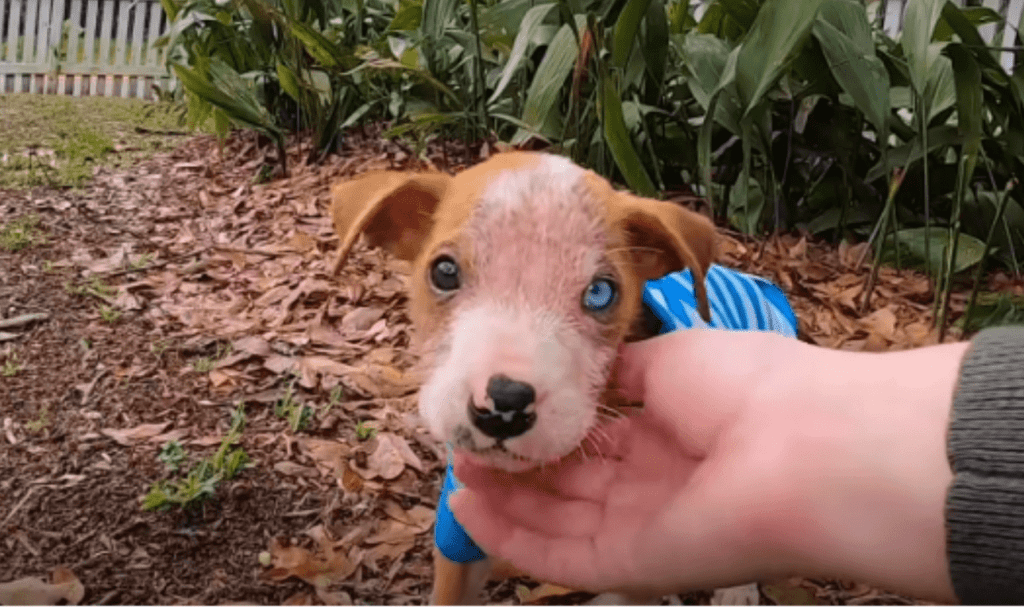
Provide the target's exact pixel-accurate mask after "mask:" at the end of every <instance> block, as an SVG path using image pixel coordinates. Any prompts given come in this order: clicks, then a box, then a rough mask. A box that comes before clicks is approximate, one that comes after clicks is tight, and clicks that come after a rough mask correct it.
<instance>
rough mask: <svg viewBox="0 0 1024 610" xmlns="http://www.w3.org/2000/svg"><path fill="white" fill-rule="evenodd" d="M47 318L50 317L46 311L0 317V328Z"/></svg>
mask: <svg viewBox="0 0 1024 610" xmlns="http://www.w3.org/2000/svg"><path fill="white" fill-rule="evenodd" d="M48 319H50V314H48V313H27V314H25V315H22V316H16V317H13V318H8V319H6V320H2V319H0V328H14V327H16V326H24V325H26V324H30V323H32V322H40V321H43V320H48Z"/></svg>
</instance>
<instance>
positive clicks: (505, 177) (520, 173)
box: [479, 155, 587, 212]
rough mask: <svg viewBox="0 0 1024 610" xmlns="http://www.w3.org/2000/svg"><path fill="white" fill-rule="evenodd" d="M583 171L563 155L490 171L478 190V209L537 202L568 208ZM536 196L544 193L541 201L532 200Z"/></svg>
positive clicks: (555, 207)
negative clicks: (482, 186)
mask: <svg viewBox="0 0 1024 610" xmlns="http://www.w3.org/2000/svg"><path fill="white" fill-rule="evenodd" d="M586 173H587V172H586V170H584V169H583V168H581V167H579V166H578V165H575V164H573V163H572V162H571V161H569V160H568V159H566V158H565V157H559V156H556V155H543V156H540V157H539V158H537V159H536V162H535V163H534V164H531V165H528V166H522V167H516V168H509V169H504V170H502V171H499V172H496V173H495V174H493V175H492V177H491V181H490V183H489V184H488V185H487V186H486V187H485V189H484V190H483V192H482V193H481V197H480V207H479V210H480V211H483V212H486V211H488V210H508V209H510V208H516V207H521V206H532V207H537V204H543V205H544V206H545V207H548V208H552V209H560V210H568V209H571V208H573V207H574V206H576V205H577V203H576V200H577V199H578V198H579V191H578V188H577V187H578V186H579V184H580V181H582V180H583V179H584V177H585V176H586ZM538 195H545V198H544V199H543V201H535V200H534V198H535V197H537V196H538Z"/></svg>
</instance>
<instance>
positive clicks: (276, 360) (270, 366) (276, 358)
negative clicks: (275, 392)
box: [263, 354, 297, 375]
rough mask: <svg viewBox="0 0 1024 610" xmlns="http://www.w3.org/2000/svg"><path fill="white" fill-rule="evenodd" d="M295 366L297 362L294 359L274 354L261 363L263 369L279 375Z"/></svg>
mask: <svg viewBox="0 0 1024 610" xmlns="http://www.w3.org/2000/svg"><path fill="white" fill-rule="evenodd" d="M296 364H297V360H296V359H295V358H291V357H289V356H281V355H278V354H274V355H273V356H270V357H269V358H267V359H266V360H264V361H263V368H265V369H267V370H268V371H271V372H274V373H277V374H278V375H281V374H284V373H286V372H288V371H290V370H292V369H294V368H295V367H296Z"/></svg>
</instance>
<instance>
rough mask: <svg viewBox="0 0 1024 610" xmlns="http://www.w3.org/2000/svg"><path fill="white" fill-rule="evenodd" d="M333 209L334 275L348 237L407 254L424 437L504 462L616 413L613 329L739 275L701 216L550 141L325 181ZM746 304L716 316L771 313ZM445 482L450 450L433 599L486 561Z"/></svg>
mask: <svg viewBox="0 0 1024 610" xmlns="http://www.w3.org/2000/svg"><path fill="white" fill-rule="evenodd" d="M330 211H331V216H332V219H333V222H334V226H335V229H336V230H337V232H338V235H339V237H340V240H341V246H340V251H339V254H338V257H337V259H336V261H335V265H334V271H335V272H337V270H338V269H339V268H340V267H341V265H343V264H344V261H345V259H346V256H347V254H348V252H349V250H350V249H351V247H352V245H353V244H354V242H355V241H356V239H357V238H358V237H359V235H365V236H366V238H367V240H368V242H369V244H370V245H371V246H376V247H383V248H385V249H386V250H387V251H389V252H390V253H391V254H393V255H395V256H397V257H399V258H401V259H405V260H407V261H410V262H411V263H412V273H411V276H410V278H409V294H410V298H409V308H410V317H411V319H412V323H413V327H414V333H415V337H414V341H415V345H416V348H417V349H418V352H419V354H420V355H421V362H420V366H421V368H422V369H423V371H424V373H425V382H424V384H423V386H422V388H421V389H420V393H419V409H420V414H421V416H422V418H423V420H424V421H425V423H426V425H427V426H428V427H429V429H430V431H431V432H432V434H433V435H434V436H435V437H437V438H438V439H440V440H442V441H444V442H445V443H446V444H447V445H448V447H449V449H450V450H454V451H460V452H464V453H465V454H467V455H468V456H470V457H471V458H472V459H475V460H477V461H479V462H482V463H485V464H487V465H490V466H493V467H497V468H502V469H506V470H510V471H522V470H527V469H530V468H534V467H536V466H538V465H541V464H544V463H548V462H551V461H555V460H558V459H559V458H562V457H564V456H566V455H568V454H570V453H572V452H573V451H575V450H577V449H578V448H580V447H581V445H582V444H584V441H585V440H586V439H587V438H588V436H589V435H590V434H591V433H592V432H593V431H594V430H595V428H596V427H597V426H598V425H599V424H600V423H601V421H602V420H607V418H608V417H609V416H612V415H614V413H613V405H614V403H613V399H612V396H613V395H612V393H611V392H610V391H609V379H610V374H611V370H612V365H613V363H614V359H615V356H616V353H617V349H618V346H619V345H620V344H621V343H622V342H623V341H631V340H637V339H641V338H646V337H650V336H652V335H654V334H657V333H658V332H663V331H665V330H671V329H673V328H676V327H692V326H715V325H716V324H715V321H714V319H713V316H712V307H711V305H710V304H709V299H708V292H707V288H706V286H705V276H706V275H707V274H708V273H709V270H713V271H715V272H718V273H719V274H720V275H721V274H725V276H724V279H721V280H720V281H716V283H715V286H716V288H717V290H716V294H719V295H725V297H724V299H726V300H728V299H731V298H732V296H734V295H735V294H736V291H735V290H734V289H733V288H732V286H731V284H730V282H738V281H740V280H738V279H737V277H738V275H737V276H736V277H733V276H732V275H729V274H730V273H731V274H735V272H728V270H724V269H722V268H720V267H717V266H715V267H714V268H712V261H713V260H714V256H715V237H716V233H715V229H714V225H713V224H712V223H711V222H710V221H709V220H708V219H706V218H705V217H703V216H701V215H699V214H697V213H694V212H691V211H689V210H687V209H685V208H683V207H681V206H679V205H676V204H673V203H666V202H661V201H656V200H652V199H645V198H641V197H637V196H634V195H631V194H629V193H625V192H619V191H616V190H615V189H613V188H612V186H611V185H610V184H609V183H608V182H607V181H606V180H605V179H603V178H601V177H600V176H598V175H596V174H594V173H593V172H590V171H587V170H585V169H583V168H580V167H579V166H577V165H575V164H573V163H572V162H570V161H569V160H567V159H565V158H562V157H559V156H555V155H551V154H544V153H527V152H513V153H503V154H498V155H495V156H494V157H492V158H490V159H489V160H487V161H486V162H483V163H481V164H479V165H476V166H474V167H472V168H470V169H467V170H465V171H463V172H461V173H459V174H458V175H456V176H449V175H447V174H444V173H435V172H426V173H408V172H393V171H379V172H373V173H368V174H364V175H363V176H360V177H358V178H356V179H354V180H351V181H348V182H345V183H341V184H338V185H336V186H335V187H334V188H333V190H332V203H331V210H330ZM671 273H675V275H669V276H667V274H671ZM666 276H667V277H666ZM659 278H661V280H659ZM746 279H747V280H749V283H753V280H751V279H750V278H746ZM649 280H659V281H662V282H664V281H666V280H671V286H670V285H668V284H663V285H661V287H660V288H659V287H658V286H657V285H656V284H654V283H652V284H650V285H647V283H648V281H649ZM645 285H646V288H645ZM744 286H746V284H744ZM747 288H749V287H746V288H744V287H740V288H739V290H740V291H743V290H745V289H747ZM776 290H777V289H776ZM680 291H681V292H684V293H685V294H684V295H682V296H680V295H679V294H675V293H680ZM755 291H756V290H755ZM748 292H749V290H748ZM750 294H751V295H753V292H750ZM666 295H668V296H667V297H666ZM755 296H756V299H757V305H762V304H764V303H765V302H766V300H765V298H764V296H760V295H755ZM741 301H742V299H740V300H739V301H736V300H734V304H736V307H734V308H733V307H729V306H719V307H718V308H717V309H716V311H715V316H714V318H717V319H718V320H719V321H720V323H719V324H718V325H722V326H728V325H730V323H731V325H732V326H736V327H744V325H745V327H746V328H754V327H757V326H758V325H760V326H765V325H766V324H765V323H764V322H763V320H760V318H758V319H757V320H755V319H754V318H755V317H756V316H753V315H751V316H750V317H749V318H748V317H747V315H746V314H747V313H752V310H750V308H749V307H748V306H747V305H746V304H745V303H746V302H745V301H744V302H742V303H741ZM783 301H784V297H783ZM730 309H735V310H736V311H735V312H733V311H730ZM740 310H743V311H742V315H743V324H740ZM783 313H784V312H783ZM769 318H771V316H769ZM781 318H785V315H782V316H781ZM773 319H775V321H776V322H778V319H780V316H779V315H776V316H775V318H773ZM767 324H768V325H770V324H771V322H770V321H769V322H768V323H767ZM457 485H458V483H457V481H455V479H454V477H453V476H452V473H451V466H450V465H449V468H448V475H447V477H446V479H445V484H444V488H443V491H442V498H441V501H440V502H439V504H438V519H437V525H436V527H435V541H436V543H437V544H436V546H437V548H436V549H435V550H436V553H435V557H436V561H435V577H434V589H433V593H432V597H431V601H432V603H434V604H440V605H451V604H463V603H476V602H477V600H478V596H479V593H480V591H481V589H482V587H483V585H484V584H485V582H486V579H487V577H488V576H489V575H491V573H492V568H493V567H494V566H492V565H491V562H490V561H488V560H487V558H486V556H485V555H484V554H483V552H482V551H480V549H479V548H477V547H476V545H474V544H473V543H472V540H471V539H469V537H468V536H467V535H466V534H465V532H464V531H462V529H461V527H460V526H459V525H458V523H456V522H455V520H454V518H453V517H452V516H451V512H450V511H449V510H448V508H447V502H446V500H447V494H448V493H450V492H451V490H452V489H453V488H454V487H456V486H457ZM506 574H507V571H506Z"/></svg>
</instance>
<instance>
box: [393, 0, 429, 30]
mask: <svg viewBox="0 0 1024 610" xmlns="http://www.w3.org/2000/svg"><path fill="white" fill-rule="evenodd" d="M421 23H423V0H401V1H400V2H399V3H398V10H397V11H396V12H395V17H394V19H392V20H391V23H390V24H388V29H389V30H391V31H413V30H417V29H419V27H420V24H421Z"/></svg>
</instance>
